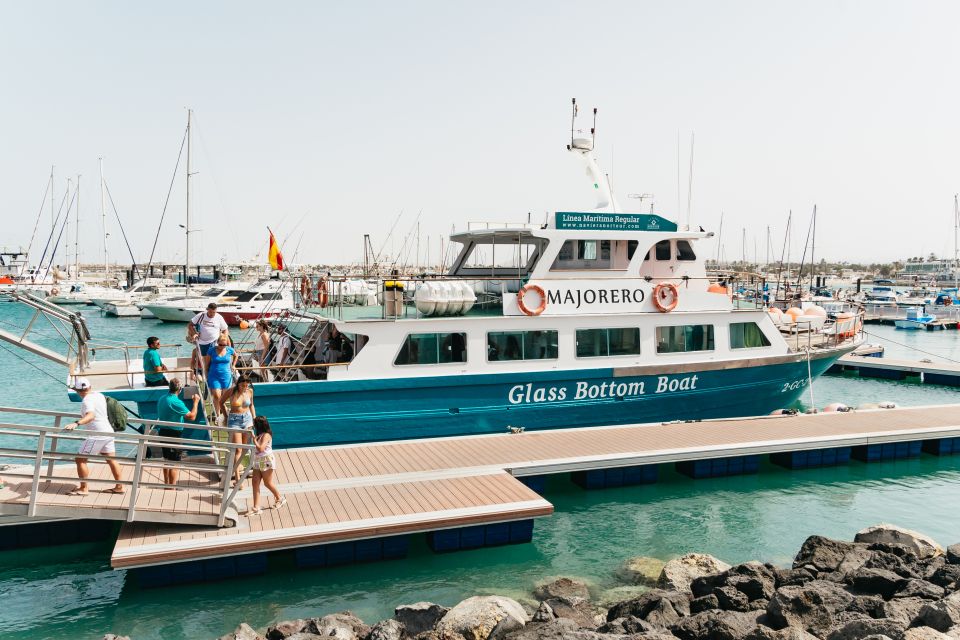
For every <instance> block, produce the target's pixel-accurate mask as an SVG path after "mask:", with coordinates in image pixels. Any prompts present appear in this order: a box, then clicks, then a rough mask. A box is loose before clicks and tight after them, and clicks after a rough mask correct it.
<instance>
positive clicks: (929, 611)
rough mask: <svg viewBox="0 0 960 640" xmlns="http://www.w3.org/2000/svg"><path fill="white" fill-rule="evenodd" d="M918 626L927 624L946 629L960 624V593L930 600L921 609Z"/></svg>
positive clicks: (942, 629)
mask: <svg viewBox="0 0 960 640" xmlns="http://www.w3.org/2000/svg"><path fill="white" fill-rule="evenodd" d="M915 624H916V626H927V627H931V628H933V629H936V630H937V631H946V630H947V629H949V628H950V627H952V626H955V625H958V624H960V593H953V594H950V595H949V596H947V597H946V598H944V599H943V600H940V601H938V602H928V603H926V604H924V605H923V607H922V608H921V609H920V613H919V615H918V616H917V617H916V620H915Z"/></svg>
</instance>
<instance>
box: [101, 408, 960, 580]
mask: <svg viewBox="0 0 960 640" xmlns="http://www.w3.org/2000/svg"><path fill="white" fill-rule="evenodd" d="M957 408H960V407H958V406H957V405H949V406H936V407H917V408H906V409H891V410H873V411H855V412H850V413H823V414H814V415H796V416H776V417H774V416H767V417H758V418H742V419H732V420H712V421H704V422H686V423H660V424H649V425H629V426H616V427H593V428H578V429H565V430H550V431H532V432H525V433H510V434H506V433H505V434H495V435H482V436H467V437H453V438H436V439H424V440H416V441H394V442H381V443H369V444H354V445H340V446H328V447H312V448H304V449H287V450H281V451H277V452H276V455H277V462H278V467H279V468H278V470H277V481H278V484H279V485H280V486H281V492H282V493H284V494H285V495H286V496H287V499H288V500H289V504H288V505H287V506H286V507H284V508H283V509H280V510H265V511H264V512H263V514H262V515H260V516H254V517H241V518H240V524H239V525H238V526H237V527H232V528H222V529H214V528H209V529H198V528H196V527H193V528H189V527H182V526H181V527H174V526H169V525H157V524H152V523H133V524H126V525H124V527H123V530H122V532H121V535H120V539H119V540H118V542H117V546H116V548H115V550H114V553H113V557H112V560H111V562H112V565H113V566H114V567H115V568H122V567H139V566H149V565H154V564H163V563H171V562H181V561H185V560H196V559H206V558H216V557H223V556H229V555H235V554H243V553H253V552H261V551H267V550H271V549H282V548H292V547H300V546H310V545H316V544H324V543H327V542H334V541H344V540H359V539H365V538H376V537H382V536H388V535H394V534H397V533H409V532H415V531H433V530H437V529H444V528H455V527H462V526H467V525H472V524H479V523H491V522H505V521H512V520H521V519H530V518H533V517H537V516H544V515H548V514H550V513H551V512H552V510H553V507H552V505H550V503H548V502H547V501H545V500H543V499H542V498H540V497H539V496H538V495H537V494H536V493H534V492H533V491H532V490H530V489H529V488H527V487H526V486H525V485H523V484H522V483H521V482H520V481H519V480H517V479H516V478H515V477H514V476H534V475H542V474H551V473H561V472H566V471H582V470H590V469H606V468H614V467H628V466H635V465H647V464H657V463H664V462H682V461H690V460H700V459H712V458H724V457H734V456H745V455H757V454H764V453H778V452H787V451H803V450H811V449H827V448H832V447H849V446H857V445H867V444H877V443H890V442H908V441H916V440H924V439H935V438H955V437H960V420H958V419H957V418H956V417H955V416H956V415H957V412H956V411H955V409H957ZM264 500H265V502H264V504H268V503H269V502H272V498H270V497H269V496H265V497H264ZM248 505H249V492H244V493H241V494H240V495H239V496H238V499H237V501H236V503H235V506H236V508H237V510H238V511H245V510H246V509H247V508H248Z"/></svg>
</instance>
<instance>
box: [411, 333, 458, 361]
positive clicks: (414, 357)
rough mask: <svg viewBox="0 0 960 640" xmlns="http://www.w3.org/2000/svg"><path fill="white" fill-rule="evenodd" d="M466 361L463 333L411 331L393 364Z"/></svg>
mask: <svg viewBox="0 0 960 640" xmlns="http://www.w3.org/2000/svg"><path fill="white" fill-rule="evenodd" d="M466 361H467V334H465V333H411V334H409V335H408V336H407V339H406V340H404V341H403V346H401V347H400V353H398V354H397V358H396V360H394V361H393V364H399V365H407V364H444V363H448V362H466Z"/></svg>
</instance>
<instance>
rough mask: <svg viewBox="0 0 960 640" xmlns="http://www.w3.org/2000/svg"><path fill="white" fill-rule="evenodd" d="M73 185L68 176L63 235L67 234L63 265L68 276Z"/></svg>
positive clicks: (64, 244) (64, 243)
mask: <svg viewBox="0 0 960 640" xmlns="http://www.w3.org/2000/svg"><path fill="white" fill-rule="evenodd" d="M71 186H73V180H72V179H71V178H67V215H66V216H64V218H63V235H64V236H66V238H65V240H64V242H63V266H64V268H65V269H66V271H67V278H69V277H70V207H71V206H73V200H71V199H70V187H71ZM58 242H59V240H58Z"/></svg>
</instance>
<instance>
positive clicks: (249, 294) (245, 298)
mask: <svg viewBox="0 0 960 640" xmlns="http://www.w3.org/2000/svg"><path fill="white" fill-rule="evenodd" d="M258 293H259V292H257V291H244V292H243V293H241V294H239V295H237V299H236V300H234V302H250V301H251V300H253V299H254V298H256V297H257V294H258Z"/></svg>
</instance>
